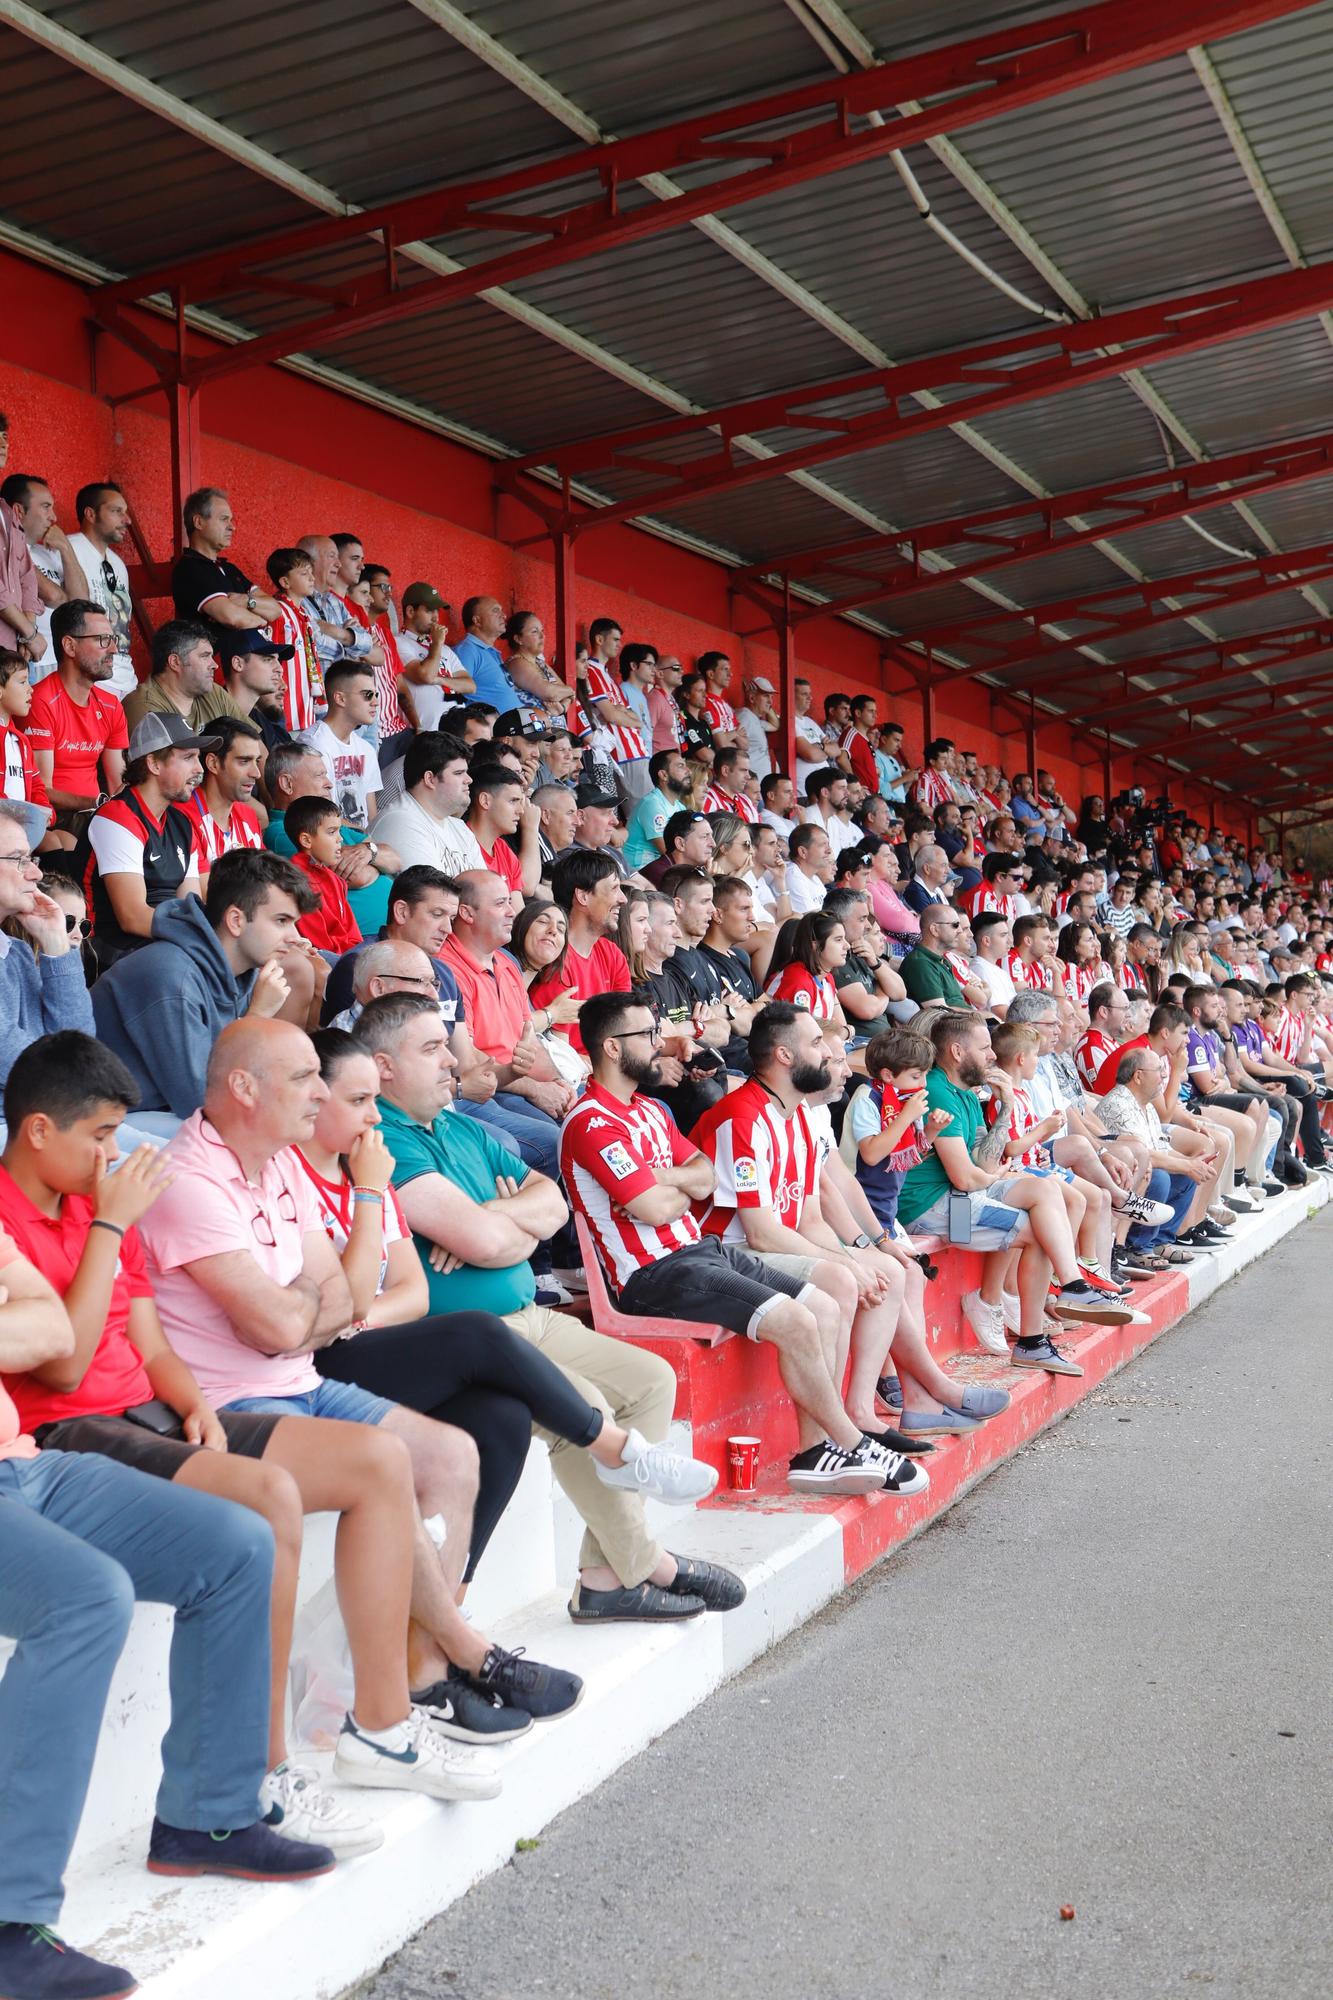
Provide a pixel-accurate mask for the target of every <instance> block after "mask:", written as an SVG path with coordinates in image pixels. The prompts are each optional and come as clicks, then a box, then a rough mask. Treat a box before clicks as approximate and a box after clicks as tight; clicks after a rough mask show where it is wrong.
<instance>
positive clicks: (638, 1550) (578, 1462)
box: [504, 1305, 676, 1589]
mask: <svg viewBox="0 0 1333 2000" xmlns="http://www.w3.org/2000/svg"><path fill="white" fill-rule="evenodd" d="M504 1323H505V1325H506V1326H509V1327H512V1328H513V1330H514V1332H515V1333H517V1334H519V1335H520V1336H521V1338H522V1339H524V1340H528V1341H531V1343H532V1345H533V1346H534V1347H537V1348H540V1350H541V1352H542V1353H543V1354H544V1355H545V1356H546V1358H547V1359H548V1361H554V1363H555V1365H556V1367H557V1368H559V1369H560V1370H561V1371H562V1372H563V1373H564V1374H565V1375H566V1376H568V1378H569V1380H570V1381H571V1382H572V1383H573V1385H574V1387H575V1388H576V1389H577V1390H578V1391H579V1393H580V1394H581V1395H583V1396H586V1397H587V1399H588V1401H589V1402H590V1403H592V1404H593V1405H594V1406H595V1407H596V1408H597V1409H599V1410H601V1411H602V1412H603V1413H604V1414H605V1415H606V1416H607V1417H609V1418H611V1419H612V1421H613V1422H615V1423H618V1424H620V1425H621V1426H622V1428H623V1429H625V1430H637V1431H642V1432H643V1435H644V1436H645V1437H646V1438H647V1439H648V1441H649V1443H650V1444H660V1443H661V1441H662V1439H663V1438H664V1437H665V1436H666V1434H667V1428H668V1426H669V1424H670V1422H671V1417H672V1412H673V1411H674V1409H675V1407H676V1376H675V1371H674V1369H673V1368H672V1366H671V1364H670V1362H669V1361H664V1360H663V1359H662V1357H661V1355H660V1354H649V1353H648V1352H647V1351H646V1350H645V1349H643V1348H641V1347H635V1346H634V1345H633V1343H632V1342H631V1341H628V1340H612V1339H610V1338H609V1337H608V1336H607V1335H606V1334H604V1333H596V1332H594V1330H593V1329H592V1327H590V1326H585V1325H584V1324H583V1322H582V1320H578V1319H574V1318H573V1317H572V1316H571V1315H570V1314H569V1313H562V1312H554V1311H552V1309H551V1308H550V1307H549V1306H539V1305H530V1306H525V1307H524V1308H523V1310H522V1312H516V1313H506V1314H505V1315H504ZM535 1429H536V1435H537V1436H538V1437H539V1438H541V1440H542V1442H543V1443H544V1444H546V1445H547V1446H549V1448H550V1453H551V1470H552V1472H554V1474H555V1476H556V1478H557V1479H558V1480H559V1482H560V1484H561V1486H562V1487H563V1488H564V1490H565V1492H566V1493H567V1494H568V1495H569V1497H570V1499H571V1500H572V1501H573V1502H574V1505H575V1506H576V1507H577V1508H578V1510H579V1513H580V1514H581V1515H582V1517H583V1521H584V1523H585V1526H586V1529H587V1532H586V1533H585V1535H584V1537H583V1546H582V1548H581V1549H580V1550H579V1567H580V1569H591V1568H593V1567H594V1566H595V1565H599V1564H605V1565H606V1566H607V1567H608V1568H610V1569H613V1570H614V1571H615V1573H616V1575H617V1576H618V1577H619V1578H620V1581H621V1582H622V1583H623V1584H624V1585H625V1586H626V1588H627V1589H632V1588H633V1587H634V1585H635V1584H639V1583H643V1582H644V1581H645V1580H646V1579H647V1578H648V1577H649V1576H650V1575H651V1574H652V1572H653V1571H654V1570H655V1569H656V1567H657V1565H658V1563H659V1562H660V1561H661V1560H662V1557H663V1555H664V1554H665V1551H664V1550H663V1548H662V1546H661V1544H660V1543H659V1542H656V1541H654V1540H653V1537H652V1536H651V1535H650V1534H649V1533H648V1526H647V1522H646V1521H645V1519H644V1512H643V1502H642V1500H641V1499H640V1498H639V1496H638V1494H637V1493H631V1492H628V1491H626V1489H625V1488H624V1487H619V1486H607V1485H604V1484H603V1482H602V1481H601V1480H600V1479H599V1478H598V1477H597V1468H596V1465H595V1463H594V1461H593V1459H592V1457H591V1455H590V1454H589V1453H588V1452H587V1451H585V1450H583V1449H582V1448H581V1447H580V1446H578V1445H571V1444H568V1443H566V1441H565V1440H564V1439H563V1438H558V1437H555V1436H554V1435H553V1434H552V1433H551V1432H550V1431H547V1430H543V1429H542V1428H541V1426H540V1425H537V1426H536V1427H535Z"/></svg>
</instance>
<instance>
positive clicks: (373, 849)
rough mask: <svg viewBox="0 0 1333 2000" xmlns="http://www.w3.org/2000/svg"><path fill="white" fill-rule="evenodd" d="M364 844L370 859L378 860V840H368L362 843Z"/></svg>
mask: <svg viewBox="0 0 1333 2000" xmlns="http://www.w3.org/2000/svg"><path fill="white" fill-rule="evenodd" d="M364 845H365V850H366V853H367V854H368V855H369V856H370V858H371V860H372V861H378V860H379V858H380V844H379V842H378V841H377V840H368V841H366V842H365V843H364Z"/></svg>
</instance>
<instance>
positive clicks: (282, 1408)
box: [224, 1381, 398, 1424]
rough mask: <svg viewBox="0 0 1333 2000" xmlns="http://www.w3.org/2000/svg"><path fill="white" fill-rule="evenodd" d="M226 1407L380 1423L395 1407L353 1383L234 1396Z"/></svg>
mask: <svg viewBox="0 0 1333 2000" xmlns="http://www.w3.org/2000/svg"><path fill="white" fill-rule="evenodd" d="M224 1408H226V1409H228V1410H255V1411H258V1412H261V1413H263V1414H264V1415H267V1416H274V1417H331V1418H332V1419H333V1420H334V1421H335V1422H336V1423H343V1424H382V1423H383V1422H384V1419H385V1418H386V1417H387V1416H391V1415H392V1414H393V1412H394V1411H395V1410H396V1409H397V1408H398V1405H397V1403H390V1402H387V1401H386V1400H385V1398H384V1397H383V1396H372V1395H371V1393H370V1391H369V1389H359V1388H358V1387H357V1385H356V1383H355V1382H332V1381H323V1382H320V1383H319V1385H318V1387H316V1388H314V1389H306V1390H304V1391H303V1392H302V1394H301V1395H299V1396H238V1397H237V1398H236V1400H235V1401H234V1402H231V1403H227V1404H225V1405H224Z"/></svg>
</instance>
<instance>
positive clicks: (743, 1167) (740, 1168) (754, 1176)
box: [735, 1160, 759, 1194]
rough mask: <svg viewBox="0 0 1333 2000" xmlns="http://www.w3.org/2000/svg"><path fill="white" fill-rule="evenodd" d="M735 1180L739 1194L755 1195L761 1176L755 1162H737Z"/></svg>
mask: <svg viewBox="0 0 1333 2000" xmlns="http://www.w3.org/2000/svg"><path fill="white" fill-rule="evenodd" d="M735 1180H736V1187H737V1191H738V1192H739V1193H741V1194H753V1193H754V1191H755V1189H756V1188H757V1187H758V1185H759V1174H758V1172H757V1170H756V1168H755V1164H754V1161H753V1160H737V1162H736V1174H735Z"/></svg>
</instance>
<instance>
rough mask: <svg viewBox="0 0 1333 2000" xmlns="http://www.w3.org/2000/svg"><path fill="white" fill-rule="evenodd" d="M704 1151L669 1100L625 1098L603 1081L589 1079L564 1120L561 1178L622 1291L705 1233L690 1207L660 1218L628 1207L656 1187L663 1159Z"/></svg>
mask: <svg viewBox="0 0 1333 2000" xmlns="http://www.w3.org/2000/svg"><path fill="white" fill-rule="evenodd" d="M697 1151H698V1148H697V1147H696V1146H693V1145H691V1143H690V1141H689V1140H688V1139H686V1138H684V1137H683V1136H682V1134H681V1132H680V1130H679V1128H678V1126H677V1124H676V1121H675V1120H674V1118H672V1116H671V1114H670V1112H669V1111H668V1110H667V1109H666V1107H665V1106H664V1105H661V1104H658V1103H657V1102H656V1100H655V1099H653V1098H651V1097H641V1096H639V1095H638V1094H637V1093H636V1094H635V1096H634V1097H633V1098H631V1100H630V1102H629V1103H628V1104H622V1103H621V1101H620V1099H619V1098H618V1097H613V1096H612V1095H611V1093H610V1091H607V1090H603V1088H602V1086H601V1085H600V1084H598V1083H590V1084H589V1085H588V1088H587V1090H586V1091H585V1092H584V1094H583V1096H582V1097H581V1098H580V1099H579V1101H578V1103H577V1104H576V1105H575V1106H574V1109H573V1110H572V1111H571V1112H570V1114H569V1116H568V1118H566V1120H565V1122H564V1124H563V1125H562V1126H561V1128H560V1178H561V1180H562V1181H563V1182H564V1184H565V1191H566V1193H567V1194H568V1196H569V1198H570V1201H571V1202H572V1203H573V1205H574V1209H575V1212H576V1213H577V1214H579V1215H581V1216H582V1217H583V1220H584V1221H585V1222H586V1223H587V1225H588V1228H589V1229H590V1231H591V1232H592V1240H593V1243H594V1245H595V1246H596V1250H597V1256H598V1261H599V1262H600V1264H601V1266H602V1269H603V1270H604V1271H605V1273H606V1277H607V1281H608V1283H609V1284H610V1285H611V1287H612V1289H613V1290H614V1291H616V1292H619V1291H620V1290H621V1289H622V1288H623V1287H624V1286H625V1285H627V1284H628V1283H629V1280H630V1279H631V1278H632V1277H633V1276H634V1273H635V1272H636V1271H641V1270H644V1269H645V1268H646V1267H647V1266H648V1265H649V1264H656V1263H658V1262H659V1261H660V1259H661V1258H663V1257H667V1256H669V1255H670V1253H671V1252H672V1251H673V1250H684V1249H687V1248H688V1247H689V1245H690V1244H692V1243H697V1242H698V1241H699V1225H698V1223H697V1222H696V1220H695V1218H694V1216H693V1215H692V1214H690V1212H689V1211H688V1210H687V1211H686V1213H685V1214H684V1215H682V1216H681V1217H680V1218H679V1219H678V1220H677V1221H675V1222H665V1223H662V1224H661V1225H660V1226H657V1225H654V1224H652V1223H648V1222H636V1221H635V1219H634V1217H633V1216H632V1215H628V1214H626V1213H625V1212H624V1211H625V1203H626V1202H627V1201H633V1200H634V1199H635V1197H636V1196H638V1195H641V1194H646V1193H647V1191H648V1189H649V1188H652V1187H656V1185H657V1175H658V1173H659V1172H660V1170H661V1169H662V1168H663V1167H675V1166H680V1165H681V1164H682V1162H684V1161H685V1160H692V1159H693V1158H694V1156H695V1153H696V1152H697Z"/></svg>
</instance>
